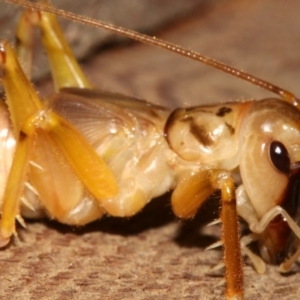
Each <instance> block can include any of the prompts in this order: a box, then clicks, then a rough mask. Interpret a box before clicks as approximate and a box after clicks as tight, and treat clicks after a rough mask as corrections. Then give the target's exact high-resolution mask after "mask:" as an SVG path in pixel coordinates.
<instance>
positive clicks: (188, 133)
mask: <svg viewBox="0 0 300 300" xmlns="http://www.w3.org/2000/svg"><path fill="white" fill-rule="evenodd" d="M272 89H274V88H272ZM79 94H80V93H79ZM88 96H89V97H91V98H93V97H94V96H95V95H93V93H91V94H88ZM66 97H67V96H66ZM286 98H287V99H289V100H291V101H294V100H293V96H292V95H289V94H288V93H286ZM125 101H126V99H125ZM78 102H80V99H78ZM273 102H274V103H276V104H278V105H279V107H280V108H279V109H278V108H276V106H275V108H274V107H273ZM252 104H253V105H256V107H257V108H256V110H255V109H252V110H254V111H252V114H253V115H254V114H257V112H259V113H262V114H264V110H266V113H267V112H269V110H272V109H274V112H272V117H273V116H274V114H275V112H277V111H280V114H279V115H278V120H280V121H283V123H284V126H286V123H285V122H286V121H287V120H289V121H291V119H293V117H292V116H293V113H292V112H290V110H289V109H290V108H289V107H290V106H288V105H285V104H283V102H276V101H265V102H261V103H255V104H254V103H251V105H250V104H247V103H241V104H237V103H235V104H234V103H230V104H226V105H225V104H223V105H221V106H219V107H218V106H214V107H206V108H203V107H201V108H199V109H198V110H197V109H186V110H185V109H182V110H177V111H176V112H174V113H172V115H171V117H169V118H168V121H167V123H166V124H167V125H166V126H165V133H166V136H167V141H168V143H169V145H170V146H171V150H173V151H174V152H175V153H176V154H177V155H178V157H179V160H180V158H181V159H183V160H184V161H192V162H193V163H192V164H189V163H188V162H185V163H182V164H179V165H180V168H182V169H181V170H180V171H177V170H176V171H175V174H176V176H178V177H181V178H180V179H177V180H179V181H176V185H177V188H176V190H175V192H174V196H173V206H174V207H175V208H174V210H175V212H176V213H177V214H178V215H179V216H181V217H190V216H192V215H193V214H194V213H195V209H196V207H195V206H193V205H194V202H193V201H192V200H191V199H194V197H193V196H195V193H196V194H197V193H198V192H197V191H196V190H194V191H193V189H192V188H193V185H194V186H195V188H199V186H202V189H201V191H203V192H204V193H205V194H207V195H208V194H211V193H212V191H213V190H215V189H216V188H220V187H221V188H223V189H224V188H225V190H224V191H223V202H224V201H225V202H226V197H227V196H228V197H229V199H228V200H230V202H231V200H233V197H234V195H233V193H234V187H233V186H232V179H231V175H230V174H229V173H228V172H225V173H224V169H225V170H227V169H232V168H233V166H236V165H235V164H237V161H238V162H239V163H238V165H240V167H241V173H242V178H243V183H244V185H245V186H246V185H247V180H248V178H251V173H252V172H253V171H251V168H250V167H249V162H250V161H251V156H250V157H249V155H250V154H249V153H251V151H250V150H249V151H247V153H244V152H243V153H239V155H241V156H242V158H241V157H240V156H239V155H233V156H231V155H230V157H231V158H230V159H228V158H226V159H224V158H223V159H222V157H221V158H220V156H221V155H224V148H225V149H227V146H228V144H227V142H229V146H228V151H229V152H230V151H231V150H232V149H233V148H234V147H233V145H235V144H236V141H235V140H234V141H233V144H230V136H231V137H232V136H234V135H236V134H237V132H236V131H237V130H238V129H240V128H239V127H240V125H237V124H239V123H235V122H240V120H238V117H237V116H238V115H239V114H237V113H233V112H235V110H238V107H239V109H242V110H248V109H249V110H250V108H249V107H251V106H252ZM269 104H270V105H269ZM51 105H52V104H51ZM127 105H129V103H127ZM139 105H140V104H136V106H137V108H138V106H139ZM259 105H261V106H259ZM274 105H275V104H274ZM282 105H283V106H282ZM58 106H59V104H58ZM51 107H52V106H51ZM53 107H54V106H53ZM137 108H135V109H137ZM55 109H57V110H58V111H59V107H58V108H55ZM152 109H154V110H157V111H162V113H161V114H162V116H163V115H164V109H162V108H159V107H155V106H152ZM285 109H287V111H286V110H285ZM232 111H233V112H232ZM250 111H251V110H250ZM59 112H60V111H59ZM282 112H284V113H283V115H282ZM60 113H62V112H60ZM248 113H249V115H250V117H249V116H248V117H249V119H248V123H247V122H245V123H246V124H247V126H250V124H252V121H253V124H252V126H253V127H252V128H251V127H247V126H246V125H245V126H246V129H244V130H246V132H247V133H248V134H249V135H246V137H243V139H244V140H243V143H244V142H245V144H247V142H248V147H249V145H251V146H253V147H256V146H255V145H256V142H257V143H258V145H260V146H262V145H264V148H263V150H264V151H262V153H260V154H261V155H262V156H264V155H265V156H264V157H263V158H262V162H261V163H259V164H262V163H263V162H266V158H269V161H270V160H271V162H272V165H273V168H274V166H275V168H276V169H277V170H279V173H280V174H279V175H278V176H279V177H278V178H279V179H278V178H277V179H274V180H275V181H276V187H278V188H279V189H280V190H281V191H280V192H279V194H280V197H281V198H282V197H283V196H282V194H284V193H283V190H282V189H285V188H283V187H281V188H280V186H279V185H280V184H282V185H283V186H285V184H286V183H285V179H284V178H286V177H289V178H290V180H291V178H294V177H296V178H297V169H298V163H297V162H298V158H297V150H298V149H297V142H295V138H294V137H293V136H292V135H291V140H292V143H291V144H292V146H290V148H288V152H289V153H288V154H289V155H287V153H286V150H285V146H284V144H283V143H282V142H281V138H283V137H282V136H281V135H280V132H279V131H280V130H278V128H277V127H278V126H279V128H280V126H281V125H280V124H275V125H274V126H275V127H276V126H277V127H276V129H275V130H274V133H276V134H277V133H278V132H279V136H276V137H274V136H272V135H270V134H269V132H271V133H273V132H272V129H270V127H272V126H273V125H272V124H265V125H266V128H265V132H267V140H265V139H264V138H262V139H261V140H259V141H256V138H253V137H252V134H250V133H249V132H251V130H252V131H253V132H254V133H256V132H257V129H258V128H260V126H262V125H261V124H260V123H257V122H258V121H257V120H256V118H255V119H253V120H252V118H251V114H250V112H249V111H248ZM120 114H121V112H120ZM194 114H195V115H194ZM199 115H201V118H200V120H198V118H197V116H199ZM245 115H247V114H246V113H245ZM160 116H161V115H160ZM160 116H159V117H160ZM214 116H215V118H216V119H215V120H214V119H213V117H214ZM232 116H233V119H231V118H232ZM242 116H244V113H242ZM255 116H256V115H255ZM284 116H288V117H287V120H285V118H284ZM42 117H43V119H47V118H48V115H47V114H46V115H43V116H42ZM205 117H206V118H209V119H210V121H212V122H211V124H212V125H211V126H212V128H211V129H209V130H208V128H205V126H204V125H206V124H207V120H206V119H205ZM256 117H257V116H256ZM202 118H203V119H202ZM227 118H229V119H227ZM253 118H254V117H253ZM268 118H269V117H268V115H267V114H266V115H262V116H261V119H262V120H265V119H268ZM220 119H221V120H222V121H221V124H219V121H220ZM294 119H295V120H297V113H296V116H295V117H294ZM295 120H294V121H292V123H293V125H292V126H293V128H294V127H295V128H296V127H297V126H296V125H295V124H297V121H295ZM158 121H159V120H157V121H155V122H156V124H158V123H159V122H158ZM26 122H27V121H26ZM28 122H29V123H28V124H27V123H26V124H25V125H26V126H23V125H22V126H23V127H22V126H20V129H19V128H18V127H17V129H18V130H17V131H21V132H22V134H25V136H26V135H27V136H31V134H32V133H31V131H30V130H31V127H32V123H31V120H30V121H28ZM61 122H62V123H63V121H61ZM202 122H203V123H202ZM214 122H215V123H214ZM222 122H223V123H222ZM37 123H38V122H37V120H36V118H33V124H34V125H35V126H37V128H38V130H42V131H43V130H44V131H47V130H48V127H46V128H44V127H43V126H44V125H43V124H41V125H40V124H37ZM181 123H182V124H181ZM294 123H295V124H294ZM222 124H223V127H224V128H225V129H226V130H227V131H222V130H223V129H222V130H221V129H220V128H221V127H222ZM259 124H260V125H259ZM263 124H264V123H263ZM46 125H47V124H46ZM234 125H235V126H234ZM203 126H204V127H203ZM214 126H216V127H214ZM255 126H258V127H255ZM186 128H187V129H186ZM214 128H215V129H218V130H219V131H220V130H221V132H222V134H223V133H224V134H225V136H226V139H224V140H223V141H222V142H221V144H220V145H217V144H218V141H216V146H220V148H221V150H222V151H221V152H219V154H218V157H219V159H221V162H216V160H215V157H214V159H213V162H212V164H211V163H209V161H210V160H209V158H208V156H209V153H208V154H207V156H206V157H203V156H201V151H202V150H204V152H205V151H206V150H207V149H206V148H211V149H213V145H214V136H213V137H211V136H207V134H206V133H207V132H209V133H210V132H212V130H213V129H214ZM250 128H251V129H250ZM181 130H182V131H185V133H184V135H183V136H184V137H185V138H186V139H187V141H188V142H186V141H185V140H181V139H179V140H177V135H178V133H179V132H180V131H181ZM34 134H37V132H34ZM39 134H40V135H43V133H39ZM52 134H54V136H51V138H52V139H54V140H55V141H56V142H57V139H58V138H59V137H60V136H59V135H58V134H57V132H55V131H54V133H52V132H51V133H50V135H52ZM217 136H218V133H216V137H217ZM287 136H288V137H290V136H289V135H287ZM287 136H285V135H284V138H286V137H287ZM223 137H224V136H223ZM71 139H72V135H71ZM248 139H249V140H248ZM253 139H254V140H253ZM296 140H297V139H296ZM223 142H224V144H222V143H223ZM57 143H58V145H59V147H62V145H61V144H60V143H61V141H59V142H57ZM199 145H200V148H198V147H199ZM224 145H225V146H226V147H224ZM193 146H195V149H193ZM201 147H202V148H201ZM203 147H204V148H203ZM286 147H287V146H286ZM21 149H22V148H21ZM205 149H206V150H205ZM217 150H218V147H216V148H215V149H214V151H215V152H214V153H213V154H214V155H216V153H217V152H216V151H217ZM66 151H69V150H68V149H67V150H66ZM110 151H111V149H110ZM211 151H212V150H211ZM253 151H254V153H256V152H255V150H253ZM23 152H24V151H23V150H21V153H23ZM208 152H209V151H208ZM238 152H239V151H238ZM273 152H274V153H273ZM295 153H296V154H295ZM64 155H66V154H64ZM172 155H173V154H172ZM243 155H245V157H246V159H245V157H244V156H243ZM66 156H67V155H66ZM258 156H259V155H258ZM281 156H282V157H283V159H281ZM288 156H290V157H288ZM278 157H279V162H278ZM68 159H69V158H68ZM106 159H107V158H106ZM207 159H208V160H207ZM25 160H28V159H27V158H26V159H25ZM37 160H38V159H37V158H36V159H34V160H33V162H32V161H31V164H32V165H34V164H35V165H37V166H38V167H40V166H41V165H42V164H41V163H37V162H36V161H37ZM222 160H223V161H224V162H222ZM231 160H232V161H231ZM203 161H204V162H205V163H204V165H203ZM282 161H283V163H282ZM197 162H198V165H197ZM199 162H200V165H199ZM255 162H257V163H258V159H256V161H255ZM215 163H216V164H215ZM168 164H169V165H171V166H172V167H173V165H172V164H171V162H169V161H168ZM245 164H246V165H245ZM253 164H254V163H253ZM254 165H255V164H254ZM17 166H18V165H17ZM37 166H35V167H37ZM216 166H218V167H216ZM220 166H221V167H222V170H220V169H219V167H220ZM74 168H75V167H74ZM175 168H176V166H175ZM185 168H186V170H185ZM265 168H268V166H267V165H265ZM271 170H273V169H272V168H271V169H269V170H268V171H266V172H267V173H268V175H269V174H270V172H271ZM33 172H34V171H32V173H33ZM77 172H79V173H80V172H81V171H78V170H77ZM181 172H182V173H181ZM189 172H190V173H189ZM247 172H248V173H247ZM249 172H250V173H249ZM167 173H168V174H170V170H168V171H167ZM215 176H217V177H219V176H221V181H223V180H224V182H225V183H224V184H223V183H221V186H220V185H219V184H220V183H219V182H218V180H216V179H215ZM164 178H167V176H165V175H164ZM251 180H253V179H251ZM32 181H34V180H33V179H32ZM292 181H296V182H297V179H293V180H292ZM215 184H216V186H215ZM36 185H38V184H36ZM87 185H88V183H87ZM180 185H181V188H178V186H180ZM253 185H254V186H259V184H258V182H257V181H256V182H255V183H254V184H253V183H252V185H251V184H250V186H251V188H249V183H248V188H246V190H247V194H248V196H249V197H250V198H251V202H252V203H254V202H253V199H254V198H255V197H254V196H253V194H252V196H250V195H251V193H252V192H254V188H253ZM187 187H188V189H187ZM191 189H192V191H190V190H191ZM262 190H263V189H261V190H260V191H262ZM89 191H90V192H92V191H91V189H90V188H89ZM152 191H153V190H152ZM227 191H229V193H227ZM188 193H191V199H190V201H191V202H190V204H191V205H192V207H191V209H190V210H188V209H187V203H189V201H188V200H189V197H188ZM193 193H194V194H193ZM39 194H41V191H39ZM158 194H159V192H158ZM275 194H276V192H275ZM154 195H155V194H154ZM207 195H206V196H207ZM183 196H184V197H183ZM206 196H200V198H201V201H202V200H204V198H206ZM288 196H289V197H290V196H291V195H288ZM292 196H294V195H292ZM100 197H101V196H100ZM198 197H199V195H198ZM276 197H277V196H276ZM133 198H134V197H133ZM183 198H186V199H185V202H184V203H183V204H182V206H180V205H181V201H182V200H181V199H183ZM202 198H203V199H202ZM246 198H247V197H245V193H244V191H243V188H242V187H241V188H239V190H238V200H244V201H246V200H247V199H246ZM277 198H278V197H277ZM277 198H276V199H277ZM246 202H247V201H246ZM176 203H178V204H179V207H177V208H176ZM44 204H45V203H44ZM223 204H224V203H223ZM267 204H268V203H267ZM197 205H199V203H198V204H196V206H197ZM272 205H274V204H273V203H272ZM101 206H102V207H104V208H105V210H106V211H107V212H109V213H110V214H112V215H114V214H115V213H114V211H112V210H111V209H112V207H109V205H108V207H107V206H105V204H103V203H101ZM183 206H184V207H183ZM224 207H226V205H223V209H225V208H224ZM245 207H246V206H239V208H240V211H239V214H240V215H242V216H243V217H244V218H245V219H247V217H249V216H250V218H252V217H253V216H254V215H255V214H254V215H252V214H250V211H249V207H247V209H246V213H245V214H243V210H242V209H241V208H245ZM117 208H120V205H119V204H118V205H117ZM126 209H127V208H126ZM138 209H139V207H138ZM255 209H256V211H257V213H258V214H260V217H262V216H264V218H266V219H267V223H269V221H270V220H271V219H270V217H268V216H267V215H266V214H265V212H266V211H268V210H269V208H268V207H265V208H262V205H261V203H260V204H259V207H255ZM263 209H265V211H264V210H263ZM233 210H234V209H233ZM259 210H260V211H259ZM48 211H50V209H49V208H48ZM134 212H135V211H134ZM273 212H275V213H276V211H275V210H274V211H273ZM50 213H51V214H52V215H54V216H55V217H57V218H58V219H59V218H60V217H58V216H57V215H55V212H54V213H53V212H51V211H50ZM122 213H123V212H122ZM117 214H118V213H117ZM129 214H132V212H130V213H129ZM124 216H126V213H124ZM284 218H286V219H288V216H287V215H284ZM4 219H5V218H4ZM225 220H228V221H231V218H225ZM225 220H223V227H225V228H226V226H229V227H228V228H229V229H228V230H229V231H230V233H232V230H233V228H234V223H233V224H228V225H226V222H225ZM61 221H63V222H64V221H65V220H63V219H61ZM248 221H249V220H248ZM249 223H251V226H252V227H251V229H252V230H253V231H257V232H259V231H261V230H262V228H261V226H259V225H257V223H256V222H254V223H253V221H249ZM289 224H290V225H291V226H292V225H293V223H292V221H289ZM256 225H257V228H256V227H255V226H256ZM273 225H274V224H273ZM295 232H296V233H297V230H295ZM225 233H226V229H225ZM236 237H237V235H236ZM258 237H259V238H260V235H259V236H258ZM255 238H257V236H256V237H255ZM280 241H281V240H280ZM237 242H238V241H237ZM225 245H226V246H228V247H233V248H234V249H237V248H238V243H237V244H234V243H233V241H232V240H230V241H227V242H226V238H225ZM290 245H291V246H292V247H295V248H297V242H294V243H292V244H290ZM225 249H226V247H225ZM270 249H271V250H270ZM270 249H269V253H268V251H265V252H264V253H265V254H264V258H265V259H267V258H269V259H271V260H272V259H274V258H273V257H272V255H275V256H276V253H275V254H274V253H272V250H274V249H273V247H272V246H271V247H270ZM274 251H275V252H276V249H275V250H274ZM286 251H287V252H286V253H288V254H293V255H294V249H293V250H292V249H286ZM291 251H292V252H291ZM296 252H297V251H296ZM230 253H232V252H231V250H230V251H229V252H228V253H227V254H230ZM227 257H228V255H227ZM225 263H227V268H228V269H229V272H228V273H229V277H228V276H227V296H228V297H230V296H232V294H231V293H234V294H237V293H239V292H240V291H239V289H241V281H242V280H241V279H240V281H239V280H236V279H230V276H232V275H235V274H233V273H235V272H237V270H240V266H238V267H234V268H233V269H232V270H231V271H230V267H229V266H228V263H229V264H230V263H237V264H238V265H239V264H240V262H239V259H236V257H235V258H234V260H233V262H228V261H226V260H225ZM230 273H231V274H230ZM239 275H240V274H239ZM233 277H234V276H233Z"/></svg>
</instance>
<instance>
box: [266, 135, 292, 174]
mask: <svg viewBox="0 0 300 300" xmlns="http://www.w3.org/2000/svg"><path fill="white" fill-rule="evenodd" d="M270 159H271V162H272V164H273V166H274V167H275V168H276V169H277V170H278V171H279V172H281V173H284V174H289V173H290V165H291V161H290V157H289V153H288V151H287V149H286V148H285V146H284V145H283V144H282V143H280V142H278V141H273V142H272V143H271V145H270Z"/></svg>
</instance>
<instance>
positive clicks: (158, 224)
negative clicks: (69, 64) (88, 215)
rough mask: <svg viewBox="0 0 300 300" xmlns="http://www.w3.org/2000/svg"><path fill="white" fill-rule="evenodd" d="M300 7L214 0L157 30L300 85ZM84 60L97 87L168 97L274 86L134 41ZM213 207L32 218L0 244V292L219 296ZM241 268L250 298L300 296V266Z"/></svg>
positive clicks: (9, 295) (211, 96) (162, 203)
mask: <svg viewBox="0 0 300 300" xmlns="http://www.w3.org/2000/svg"><path fill="white" fill-rule="evenodd" d="M208 8H209V9H208ZM299 14H300V3H299V1H297V0H287V1H281V0H276V1H275V0H273V1H271V0H265V1H251V3H250V1H228V2H226V1H224V2H217V1H216V2H214V5H211V7H210V6H209V7H206V9H200V10H199V11H195V13H194V14H193V15H192V16H189V17H187V18H186V19H185V20H181V21H179V22H177V23H176V22H175V23H173V24H171V25H170V26H169V27H168V28H167V29H166V30H164V31H163V32H161V33H160V34H159V35H160V36H162V37H163V38H164V39H168V40H171V41H174V42H176V43H178V44H182V45H184V46H186V47H190V48H192V49H196V50H199V51H201V52H202V53H205V54H208V55H210V56H212V57H215V58H218V59H221V60H223V61H226V62H228V63H230V64H232V65H235V66H237V67H239V68H241V69H244V70H247V71H249V72H250V73H252V74H255V75H258V76H260V77H263V78H265V79H268V80H270V81H271V82H273V83H276V84H278V85H281V86H284V87H286V88H288V89H290V90H292V91H294V92H295V93H296V94H297V93H298V95H300V87H299V84H298V80H299V79H298V78H299V73H300V64H299V62H300V60H299V49H300V38H299V28H300V26H299V25H300V24H299V20H300V18H299ZM85 69H86V70H87V71H88V74H89V77H90V78H91V80H93V81H94V82H97V83H98V85H99V86H101V87H103V88H107V89H110V90H114V91H118V92H123V93H126V94H129V95H134V96H138V97H141V98H146V99H149V100H152V101H154V102H157V103H165V104H167V103H168V105H172V106H178V105H191V104H196V103H205V102H211V101H214V102H217V101H227V100H233V99H247V98H258V99H259V98H261V97H262V96H263V95H270V94H267V93H265V92H262V91H261V90H260V89H257V88H255V87H252V86H250V85H248V84H245V83H242V82H240V81H239V80H235V79H232V78H230V77H229V76H227V75H222V74H220V73H218V72H215V71H212V70H210V69H208V68H205V67H202V66H199V65H198V64H196V63H194V62H189V61H188V60H187V59H184V58H180V57H178V56H176V55H173V54H169V53H166V52H164V51H161V50H156V49H153V48H149V47H147V46H140V45H130V46H126V47H125V46H124V47H121V48H120V49H115V50H113V49H109V50H105V51H103V53H102V55H101V56H99V57H95V58H94V59H93V60H92V62H88V63H87V64H86V65H85ZM46 86H47V84H46ZM46 89H47V88H46ZM211 209H212V207H211V206H207V207H206V208H205V209H204V210H203V211H202V213H200V214H199V215H198V216H197V218H196V220H194V222H192V221H189V222H178V221H177V220H175V219H174V217H173V216H172V213H171V209H170V207H169V201H168V196H167V197H165V198H162V199H158V200H156V201H154V202H153V203H152V204H151V205H149V207H147V208H146V209H145V210H144V211H143V212H142V213H141V214H139V215H137V216H136V217H134V218H132V219H130V220H126V219H124V220H123V219H114V218H106V219H105V220H102V221H99V222H96V223H94V224H92V225H90V226H87V227H85V228H83V229H81V230H75V229H74V228H70V227H67V226H62V225H59V224H56V223H55V222H45V223H39V222H37V223H29V224H28V228H27V230H23V229H20V231H19V233H20V240H15V242H14V243H13V244H12V245H10V246H9V247H8V248H7V249H5V251H2V252H1V253H0V269H1V270H2V271H1V272H0V276H1V279H0V298H1V299H33V300H35V299H39V300H40V299H78V300H83V299H84V300H89V299H93V300H94V299H222V294H223V291H224V287H223V286H219V287H216V284H217V283H218V281H219V280H220V279H222V276H221V275H220V274H219V275H218V274H215V273H214V274H211V273H209V269H210V267H211V266H213V265H215V264H216V263H218V262H219V260H220V257H221V253H220V252H218V251H203V248H204V247H206V246H208V245H209V244H210V243H212V242H213V241H215V240H216V239H217V237H216V236H217V235H218V228H217V227H216V228H212V229H210V231H208V230H207V229H203V227H202V226H203V224H205V223H206V222H207V220H208V219H209V216H208V215H209V212H210V210H211ZM213 217H214V216H213V215H211V216H210V218H213ZM244 272H245V294H246V299H249V300H250V299H279V298H280V299H299V298H300V285H299V280H300V278H299V273H296V272H295V273H291V274H289V275H287V276H282V275H280V274H279V273H278V271H277V269H276V267H274V266H268V268H267V272H266V274H265V275H258V274H256V273H255V271H254V270H253V269H252V268H251V266H249V265H246V266H245V270H244Z"/></svg>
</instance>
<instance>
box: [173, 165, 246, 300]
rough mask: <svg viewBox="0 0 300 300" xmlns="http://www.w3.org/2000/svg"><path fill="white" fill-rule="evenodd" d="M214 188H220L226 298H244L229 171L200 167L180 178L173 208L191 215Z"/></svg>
mask: <svg viewBox="0 0 300 300" xmlns="http://www.w3.org/2000/svg"><path fill="white" fill-rule="evenodd" d="M216 190H221V202H222V208H221V221H222V232H223V233H222V243H223V244H224V264H225V267H226V275H225V279H226V284H227V286H226V299H243V261H242V255H241V248H240V235H239V226H238V215H237V206H236V194H235V186H234V180H233V177H232V175H231V173H230V172H228V171H224V170H220V169H214V170H202V171H199V172H197V173H195V174H193V175H190V176H187V177H185V178H182V180H181V181H180V182H179V183H178V185H177V187H176V189H175V191H174V193H173V195H172V207H173V211H174V213H175V214H176V215H177V216H179V217H182V218H190V217H193V216H194V215H195V213H196V211H197V210H198V208H199V207H200V206H201V205H202V204H203V202H204V201H205V200H206V199H207V197H208V196H209V195H211V194H212V193H213V192H214V191H216Z"/></svg>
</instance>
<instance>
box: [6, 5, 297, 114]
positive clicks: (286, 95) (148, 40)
mask: <svg viewBox="0 0 300 300" xmlns="http://www.w3.org/2000/svg"><path fill="white" fill-rule="evenodd" d="M2 1H4V2H7V3H12V4H16V5H19V6H22V7H26V8H33V9H37V10H41V11H46V12H49V13H53V14H55V15H57V16H61V17H63V18H65V19H69V20H72V21H75V22H79V23H82V24H85V25H89V26H93V27H96V28H101V29H105V30H108V31H111V32H113V33H115V34H119V35H122V36H125V37H128V38H130V39H133V40H135V41H138V42H141V43H144V44H148V45H151V46H156V47H159V48H163V49H166V50H168V51H171V52H174V53H177V54H180V55H182V56H186V57H188V58H190V59H193V60H195V61H198V62H201V63H203V64H206V65H208V66H211V67H213V68H215V69H219V70H221V71H223V72H225V73H229V74H230V75H232V76H235V77H238V78H240V79H242V80H245V81H248V82H250V83H252V84H254V85H256V86H259V87H261V88H263V89H265V90H269V91H271V92H272V93H275V94H277V95H279V96H280V97H281V98H282V99H284V100H285V101H287V102H289V103H291V104H292V105H294V106H296V107H298V108H300V100H299V99H297V98H296V96H295V95H294V94H292V93H290V92H289V91H287V90H284V89H282V88H280V87H278V86H276V85H274V84H271V83H269V82H267V81H265V80H262V79H260V78H257V77H255V76H252V75H250V74H247V73H246V72H243V71H240V70H238V69H235V68H233V67H230V66H228V65H226V64H224V63H221V62H219V61H217V60H214V59H211V58H209V57H206V56H204V55H201V54H199V53H197V52H195V51H192V50H187V49H184V48H183V47H181V46H178V45H175V44H172V43H169V42H166V41H163V40H160V39H157V38H156V37H150V36H147V35H145V34H141V33H138V32H136V31H133V30H130V29H125V28H123V27H119V26H116V25H113V24H110V23H106V22H103V21H100V20H97V19H93V18H90V17H86V16H82V15H78V14H75V13H72V12H67V11H64V10H62V9H59V8H56V7H52V6H48V5H46V4H42V3H33V2H29V1H27V0H2Z"/></svg>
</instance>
